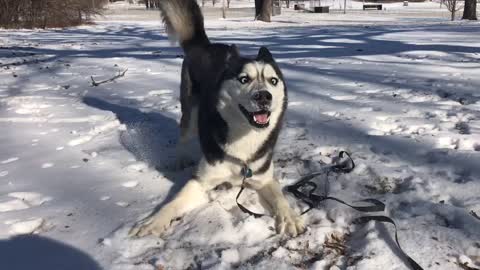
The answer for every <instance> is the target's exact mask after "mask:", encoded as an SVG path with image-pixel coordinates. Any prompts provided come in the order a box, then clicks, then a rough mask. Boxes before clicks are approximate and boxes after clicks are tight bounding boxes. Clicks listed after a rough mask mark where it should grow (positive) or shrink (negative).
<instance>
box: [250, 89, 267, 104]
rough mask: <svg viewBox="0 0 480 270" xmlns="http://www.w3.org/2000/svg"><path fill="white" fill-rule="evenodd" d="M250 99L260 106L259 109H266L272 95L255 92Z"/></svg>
mask: <svg viewBox="0 0 480 270" xmlns="http://www.w3.org/2000/svg"><path fill="white" fill-rule="evenodd" d="M252 99H253V100H254V101H255V102H256V103H257V104H258V105H260V107H268V106H270V103H271V102H272V94H270V92H268V91H265V90H262V91H257V92H255V93H254V94H253V95H252Z"/></svg>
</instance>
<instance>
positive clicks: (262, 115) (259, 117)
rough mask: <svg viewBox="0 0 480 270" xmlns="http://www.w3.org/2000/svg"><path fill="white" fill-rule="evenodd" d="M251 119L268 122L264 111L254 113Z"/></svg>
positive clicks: (263, 122) (261, 122)
mask: <svg viewBox="0 0 480 270" xmlns="http://www.w3.org/2000/svg"><path fill="white" fill-rule="evenodd" d="M253 120H255V122H257V123H259V124H266V123H268V114H266V113H260V114H255V115H254V116H253Z"/></svg>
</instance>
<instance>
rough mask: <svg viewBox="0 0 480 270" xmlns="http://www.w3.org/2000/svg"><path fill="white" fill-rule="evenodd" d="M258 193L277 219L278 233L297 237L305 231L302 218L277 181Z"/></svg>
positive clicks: (269, 183)
mask: <svg viewBox="0 0 480 270" xmlns="http://www.w3.org/2000/svg"><path fill="white" fill-rule="evenodd" d="M257 192H258V194H259V195H260V198H261V199H262V200H263V201H264V202H265V203H266V204H267V206H269V208H270V210H271V213H272V215H273V216H274V217H275V227H276V230H277V233H280V234H283V233H286V234H288V235H291V236H294V237H295V236H297V235H298V234H300V233H302V232H303V231H304V230H305V225H304V223H303V220H302V218H301V217H300V216H299V215H298V214H297V213H295V211H293V209H292V208H291V207H290V205H289V204H288V201H287V199H286V198H285V196H284V195H283V193H282V189H281V188H280V184H279V183H278V182H277V180H271V181H269V182H267V183H266V184H265V185H264V186H262V187H261V188H259V189H257Z"/></svg>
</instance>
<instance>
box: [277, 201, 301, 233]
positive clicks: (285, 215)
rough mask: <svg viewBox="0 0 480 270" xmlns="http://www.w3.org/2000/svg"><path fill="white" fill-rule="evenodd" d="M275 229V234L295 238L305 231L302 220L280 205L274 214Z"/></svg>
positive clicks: (285, 205) (284, 205) (286, 206)
mask: <svg viewBox="0 0 480 270" xmlns="http://www.w3.org/2000/svg"><path fill="white" fill-rule="evenodd" d="M275 227H276V230H277V233H280V234H284V233H285V234H288V235H290V236H292V237H295V236H297V235H299V234H301V233H302V232H304V231H305V224H304V223H303V220H302V218H301V217H300V216H299V215H298V214H297V213H295V212H294V211H293V209H291V208H290V206H289V205H288V203H287V204H280V205H279V206H278V207H277V211H276V213H275Z"/></svg>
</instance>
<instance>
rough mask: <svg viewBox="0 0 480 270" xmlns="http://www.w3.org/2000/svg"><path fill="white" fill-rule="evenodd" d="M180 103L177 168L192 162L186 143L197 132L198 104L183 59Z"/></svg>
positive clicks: (186, 63) (186, 65) (185, 62)
mask: <svg viewBox="0 0 480 270" xmlns="http://www.w3.org/2000/svg"><path fill="white" fill-rule="evenodd" d="M180 103H181V107H182V118H181V119H180V137H179V139H178V142H177V149H176V150H177V164H176V167H177V168H178V169H182V168H185V167H188V166H190V165H192V164H193V159H192V157H191V155H190V151H188V147H187V146H188V145H187V143H188V142H189V141H190V140H191V139H193V138H194V137H195V135H196V134H197V122H198V105H197V103H198V102H197V100H196V98H195V96H194V95H193V92H192V80H191V78H190V74H189V72H188V62H187V60H185V61H184V62H183V65H182V76H181V82H180Z"/></svg>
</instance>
